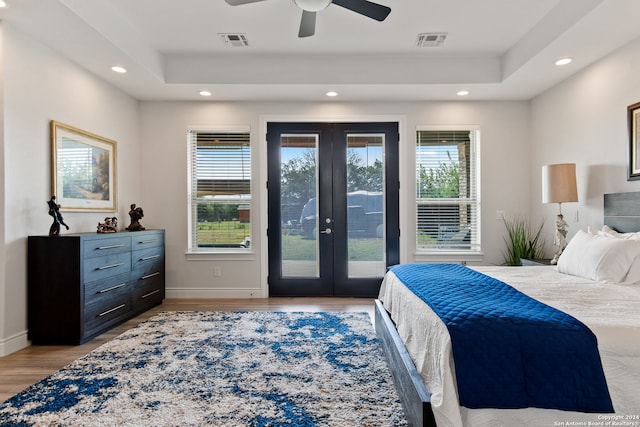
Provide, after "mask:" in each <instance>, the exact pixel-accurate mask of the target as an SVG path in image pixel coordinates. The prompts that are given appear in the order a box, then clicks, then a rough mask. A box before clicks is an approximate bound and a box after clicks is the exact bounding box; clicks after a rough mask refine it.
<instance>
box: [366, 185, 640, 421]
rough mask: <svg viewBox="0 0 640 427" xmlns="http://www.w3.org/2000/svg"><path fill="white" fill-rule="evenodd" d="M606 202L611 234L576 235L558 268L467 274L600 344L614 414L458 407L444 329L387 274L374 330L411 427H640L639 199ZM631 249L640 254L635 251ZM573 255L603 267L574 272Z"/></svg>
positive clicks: (610, 197)
mask: <svg viewBox="0 0 640 427" xmlns="http://www.w3.org/2000/svg"><path fill="white" fill-rule="evenodd" d="M604 199H605V200H604V201H605V218H604V223H605V224H606V225H605V227H603V228H602V229H601V230H584V231H580V232H577V233H576V237H574V239H575V241H574V242H573V243H572V242H570V246H569V247H567V250H565V253H564V254H563V256H565V255H566V256H565V260H563V261H562V263H559V265H558V267H556V266H526V267H498V266H483V267H471V269H472V270H473V271H477V272H480V273H482V274H486V275H487V276H490V277H492V278H495V279H498V280H500V281H502V282H505V283H508V284H509V285H510V286H511V287H513V288H515V289H517V290H519V291H521V292H522V293H524V294H526V295H528V296H530V297H532V298H534V299H536V300H538V301H540V302H542V303H544V304H546V305H548V306H551V307H553V308H555V309H558V310H560V311H562V312H564V313H568V314H569V315H571V316H572V317H573V318H575V319H578V321H579V322H581V323H582V324H584V325H586V326H587V327H588V329H589V330H590V331H592V332H593V334H594V335H595V336H596V337H597V349H598V350H599V358H600V360H601V362H602V363H601V366H602V370H603V372H604V376H605V377H606V384H607V385H608V392H609V394H610V398H611V403H612V404H613V409H614V412H609V411H606V412H592V413H586V412H581V411H580V412H578V411H569V410H558V409H539V408H530V407H527V408H522V409H493V408H475V409H469V408H467V407H465V406H460V404H459V400H458V390H457V382H456V375H455V368H456V367H455V364H454V359H453V356H452V352H451V339H450V337H449V336H448V332H447V327H446V326H445V325H444V323H442V320H440V318H439V317H438V316H437V315H436V314H435V313H434V311H433V310H431V309H430V307H429V306H428V305H427V304H426V303H425V302H424V301H422V300H421V299H420V298H419V297H418V296H417V295H416V294H415V293H413V292H412V291H411V290H409V288H408V286H407V284H405V283H404V282H403V281H401V280H400V279H398V277H397V276H396V274H394V273H393V272H391V271H390V272H389V273H388V274H387V275H386V276H385V279H384V281H383V285H382V287H381V290H380V295H379V298H378V300H376V302H375V317H376V319H375V323H376V331H377V333H378V336H379V338H380V342H381V345H382V348H383V350H384V352H385V354H386V356H387V358H388V361H389V364H390V366H391V369H392V372H393V375H394V381H395V384H396V388H397V389H398V392H399V395H400V398H401V401H402V404H403V407H404V409H405V414H406V416H407V420H408V422H409V424H410V425H413V426H438V427H448V426H457V427H459V426H496V425H504V426H515V425H518V426H559V425H589V423H591V425H606V423H607V422H619V423H620V422H621V424H617V425H630V426H634V425H635V426H640V418H639V417H640V395H638V391H637V390H638V384H640V284H638V283H637V282H640V255H637V254H634V253H633V251H634V250H636V248H638V247H640V242H638V241H632V240H634V239H635V238H636V237H637V238H639V239H640V234H638V235H634V234H632V233H633V232H636V231H638V230H640V217H639V216H638V215H640V192H635V193H615V194H606V195H605V196H604ZM614 230H615V231H614ZM603 233H608V234H606V236H605V235H603ZM618 233H628V234H626V235H618ZM614 235H615V237H614ZM605 238H608V239H607V240H605ZM574 239H572V241H573V240H574ZM580 239H586V240H587V241H588V244H596V243H597V244H601V243H602V242H604V243H605V244H607V245H613V247H615V248H618V247H623V249H622V250H623V251H624V253H619V252H616V250H617V249H616V250H609V249H607V253H610V255H609V257H610V259H607V258H606V257H602V256H600V254H599V253H597V250H594V253H593V254H590V253H589V251H587V252H585V250H584V249H583V247H582V246H578V245H582V244H583V243H582V241H581V240H580ZM622 240H625V241H626V243H622ZM592 241H593V243H592ZM631 247H633V248H634V249H633V250H630V248H631ZM576 248H579V250H576ZM598 250H601V248H600V249H598ZM576 253H577V254H578V256H579V257H580V258H585V259H587V260H588V259H589V255H593V256H598V257H600V258H602V262H600V261H598V264H602V265H601V267H599V268H598V269H596V268H595V267H594V264H595V263H594V262H590V263H589V265H585V264H584V263H583V264H582V265H578V266H577V267H576V266H575V265H574V263H572V262H571V260H572V257H576ZM627 255H628V257H630V258H629V259H630V261H626V262H627V263H631V264H632V267H631V268H629V267H628V266H627V267H624V266H619V265H623V264H625V262H622V261H621V260H623V261H624V260H625V259H626V258H625V256H627ZM633 260H636V262H633ZM576 264H579V263H576ZM611 266H613V267H611ZM633 267H635V268H633ZM572 269H573V270H572ZM581 269H582V270H581ZM585 269H586V270H589V271H584V270H585ZM616 269H626V270H625V271H626V273H625V274H626V276H628V277H626V276H625V277H624V278H621V277H619V275H618V276H616V274H618V272H617V271H616ZM558 270H561V271H562V272H559V271H558ZM574 270H575V271H574ZM594 271H595V272H594ZM588 274H591V275H592V276H593V274H595V275H596V276H595V277H591V276H588ZM582 276H587V277H582ZM610 276H611V277H610ZM614 276H615V277H614ZM592 278H595V279H597V280H592ZM426 342H428V344H425V343H426ZM416 367H417V368H416ZM425 384H427V385H428V386H427V385H425ZM600 423H601V424H600ZM625 423H626V424H625ZM609 425H612V424H609Z"/></svg>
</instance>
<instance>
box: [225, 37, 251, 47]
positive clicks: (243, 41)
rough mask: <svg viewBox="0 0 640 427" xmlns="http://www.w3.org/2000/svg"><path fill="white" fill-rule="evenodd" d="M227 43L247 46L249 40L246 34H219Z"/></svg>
mask: <svg viewBox="0 0 640 427" xmlns="http://www.w3.org/2000/svg"><path fill="white" fill-rule="evenodd" d="M219 35H220V38H221V39H222V41H223V42H224V44H225V45H227V46H229V47H247V46H249V40H247V37H246V36H245V35H244V34H219Z"/></svg>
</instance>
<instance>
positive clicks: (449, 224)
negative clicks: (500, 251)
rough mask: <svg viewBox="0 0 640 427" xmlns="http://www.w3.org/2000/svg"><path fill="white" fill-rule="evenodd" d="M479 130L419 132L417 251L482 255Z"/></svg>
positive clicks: (417, 159)
mask: <svg viewBox="0 0 640 427" xmlns="http://www.w3.org/2000/svg"><path fill="white" fill-rule="evenodd" d="M479 139H480V131H479V130H477V129H460V130H458V129H454V130H448V129H443V130H441V129H433V130H418V131H417V138H416V141H417V142H416V219H417V230H416V239H417V241H416V248H417V250H418V251H424V252H435V251H469V252H470V251H473V252H477V251H480V232H479V222H480V221H479V212H480V201H479V182H478V180H479V167H478V161H479V160H478V156H477V154H476V153H477V150H478V144H479Z"/></svg>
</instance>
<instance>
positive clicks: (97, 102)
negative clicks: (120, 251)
mask: <svg viewBox="0 0 640 427" xmlns="http://www.w3.org/2000/svg"><path fill="white" fill-rule="evenodd" d="M0 29H1V30H2V52H1V54H2V76H3V78H2V91H3V98H2V99H3V101H4V102H3V105H4V114H3V118H4V120H3V121H4V129H3V130H4V131H3V133H2V142H1V147H2V149H3V151H4V164H3V167H4V175H3V178H4V179H3V181H1V182H2V183H3V185H2V187H1V191H2V202H0V207H2V208H3V209H2V219H3V222H2V226H1V227H2V231H0V236H3V242H4V245H3V251H0V263H1V265H0V269H1V270H2V272H3V275H2V276H1V277H0V303H1V304H2V305H1V306H0V309H1V314H0V318H1V320H0V326H1V327H2V329H0V355H2V354H6V353H9V352H11V351H14V350H16V349H17V348H20V347H23V346H24V345H26V329H27V304H26V298H27V265H26V260H27V253H26V245H27V236H28V235H46V234H48V232H49V226H50V225H51V217H50V216H49V215H48V208H47V203H46V202H47V200H49V198H50V196H51V194H50V191H51V190H50V186H51V184H50V180H51V176H50V173H51V172H50V136H49V122H50V120H58V121H61V122H63V123H67V124H69V125H72V126H75V127H78V128H80V129H83V130H86V131H89V132H92V133H95V134H98V135H101V136H104V137H107V138H110V139H113V140H115V141H116V142H117V155H118V169H117V172H118V184H119V185H118V193H119V194H118V196H119V209H118V212H117V213H116V215H117V216H118V218H120V219H121V221H123V220H124V219H125V218H126V219H127V220H128V211H129V204H128V201H129V200H137V199H138V198H139V195H140V184H139V182H140V181H139V177H140V170H139V166H140V163H139V158H140V153H139V147H138V140H139V138H138V122H139V117H138V103H137V101H135V100H134V99H132V98H130V97H129V96H127V95H124V94H123V93H122V92H119V91H118V90H115V89H114V88H113V87H112V86H110V85H108V84H106V83H105V82H104V81H103V80H100V79H97V78H96V77H95V76H93V75H91V74H89V73H88V72H86V71H85V70H84V69H82V68H79V67H78V66H76V65H75V64H72V63H69V62H68V61H66V60H64V59H62V58H61V57H60V56H59V55H58V54H56V53H55V52H53V51H51V50H49V49H48V48H45V47H44V46H43V45H41V44H40V43H38V42H36V41H34V40H32V39H30V38H29V37H27V36H25V35H24V34H23V33H21V32H19V31H18V30H16V29H14V28H12V27H10V26H9V25H8V24H6V23H3V24H2V26H1V27H0ZM1 170H2V169H0V171H1ZM63 214H64V218H65V222H66V223H67V224H68V225H69V226H70V227H71V230H70V231H69V232H68V233H71V232H86V231H95V230H96V225H97V224H98V222H99V221H104V218H105V216H107V215H109V216H112V215H113V213H111V214H107V213H76V212H63ZM123 222H124V221H123ZM64 232H66V231H65V230H63V233H64Z"/></svg>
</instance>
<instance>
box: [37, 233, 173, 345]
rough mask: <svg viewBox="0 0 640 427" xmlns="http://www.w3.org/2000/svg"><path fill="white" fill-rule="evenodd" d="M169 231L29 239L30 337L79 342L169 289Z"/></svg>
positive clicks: (148, 304)
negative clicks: (166, 240)
mask: <svg viewBox="0 0 640 427" xmlns="http://www.w3.org/2000/svg"><path fill="white" fill-rule="evenodd" d="M164 278H165V272H164V230H144V231H136V232H120V233H112V234H98V233H80V234H67V235H60V236H29V238H28V326H29V334H28V337H29V339H30V340H31V342H32V343H33V344H80V343H83V342H86V341H88V340H90V339H91V338H93V337H95V336H96V335H98V334H100V333H101V332H104V331H105V330H107V329H109V328H111V327H113V326H115V325H116V324H118V323H121V322H123V321H125V320H127V319H129V318H131V317H133V316H135V315H137V314H139V313H142V312H143V311H146V310H148V309H149V308H151V307H153V306H155V305H158V304H160V303H162V300H163V299H164V293H165V283H164Z"/></svg>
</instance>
